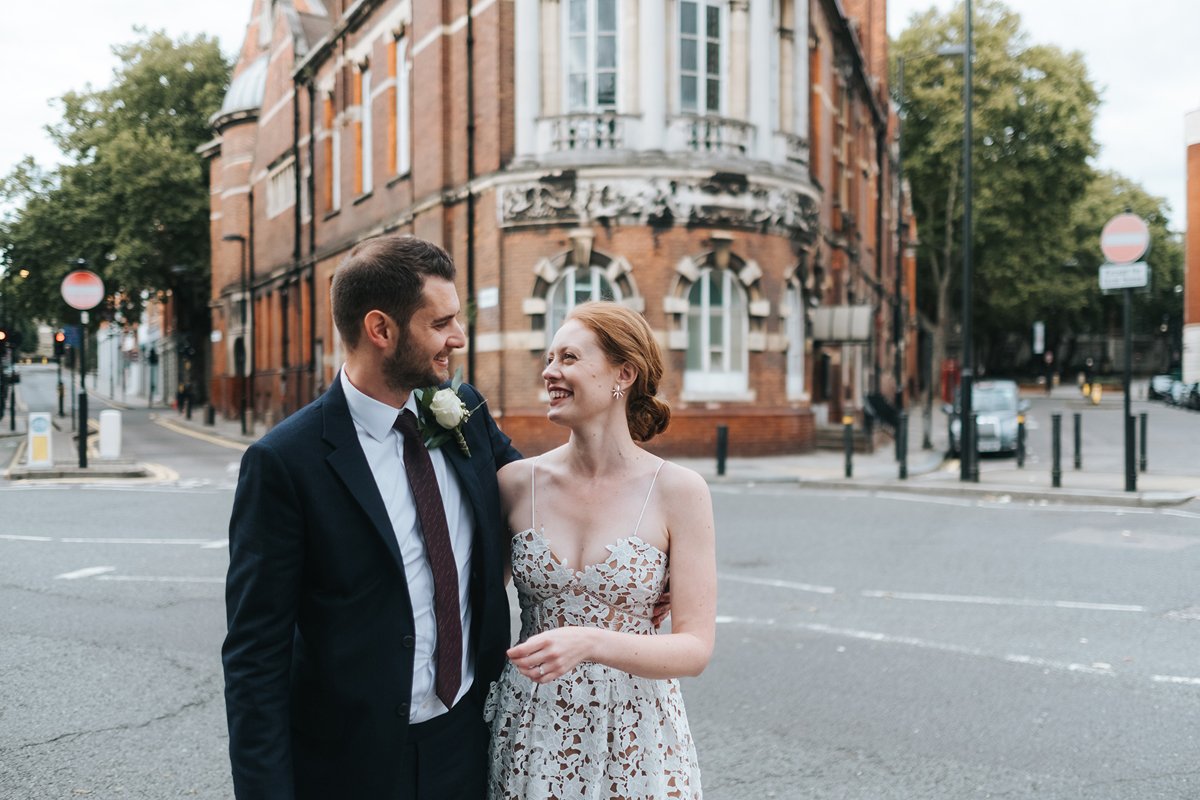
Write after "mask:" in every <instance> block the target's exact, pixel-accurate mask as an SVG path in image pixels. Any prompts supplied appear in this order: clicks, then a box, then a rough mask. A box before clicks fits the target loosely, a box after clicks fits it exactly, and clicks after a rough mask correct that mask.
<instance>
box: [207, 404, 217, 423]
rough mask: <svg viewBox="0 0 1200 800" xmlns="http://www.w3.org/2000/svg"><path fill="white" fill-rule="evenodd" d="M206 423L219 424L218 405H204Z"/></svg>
mask: <svg viewBox="0 0 1200 800" xmlns="http://www.w3.org/2000/svg"><path fill="white" fill-rule="evenodd" d="M204 424H205V425H216V424H217V407H216V406H214V405H213V404H212V403H208V404H207V405H205V406H204Z"/></svg>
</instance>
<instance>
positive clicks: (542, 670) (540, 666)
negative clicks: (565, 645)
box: [538, 664, 546, 675]
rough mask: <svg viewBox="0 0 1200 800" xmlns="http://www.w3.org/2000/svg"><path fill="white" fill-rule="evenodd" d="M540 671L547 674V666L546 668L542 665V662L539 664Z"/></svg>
mask: <svg viewBox="0 0 1200 800" xmlns="http://www.w3.org/2000/svg"><path fill="white" fill-rule="evenodd" d="M538 672H540V673H541V674H543V675H545V674H546V668H545V667H544V666H543V665H541V664H538Z"/></svg>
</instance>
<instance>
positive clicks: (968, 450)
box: [959, 0, 979, 482]
mask: <svg viewBox="0 0 1200 800" xmlns="http://www.w3.org/2000/svg"><path fill="white" fill-rule="evenodd" d="M964 6H965V11H966V20H965V23H964V36H963V47H964V49H965V53H964V55H963V273H962V352H963V356H962V378H961V382H960V386H961V389H960V391H961V392H962V414H961V415H960V416H959V419H961V420H964V423H965V421H966V420H969V419H971V405H972V403H971V387H972V384H973V383H974V375H975V373H974V358H972V353H971V344H972V341H971V311H972V309H971V57H972V54H973V52H974V51H973V48H972V46H971V44H972V39H971V0H966V2H965V4H964ZM962 432H963V433H962V437H961V438H962V440H963V441H962V447H964V451H963V456H964V457H963V458H962V459H960V467H959V480H963V481H975V482H978V481H979V470H978V468H977V467H976V466H975V463H974V462H975V459H976V458H978V456H977V455H976V453H975V447H976V442H975V431H973V430H971V429H970V426H969V425H966V424H964V425H963V426H962Z"/></svg>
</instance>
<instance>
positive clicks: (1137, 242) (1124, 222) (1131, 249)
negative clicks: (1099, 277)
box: [1100, 214, 1150, 264]
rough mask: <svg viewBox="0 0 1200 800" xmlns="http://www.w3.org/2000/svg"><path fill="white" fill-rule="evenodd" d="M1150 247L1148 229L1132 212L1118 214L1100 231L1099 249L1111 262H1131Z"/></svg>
mask: <svg viewBox="0 0 1200 800" xmlns="http://www.w3.org/2000/svg"><path fill="white" fill-rule="evenodd" d="M1149 248H1150V229H1149V228H1147V227H1146V223H1145V222H1143V221H1142V220H1141V219H1140V218H1139V217H1137V216H1135V215H1133V214H1118V215H1117V216H1115V217H1113V218H1112V219H1110V220H1109V221H1108V222H1107V223H1106V224H1105V226H1104V230H1103V231H1101V232H1100V249H1101V250H1102V251H1103V252H1104V257H1105V258H1107V259H1108V260H1109V261H1110V262H1112V263H1113V264H1132V263H1133V262H1135V261H1137V260H1138V259H1139V258H1141V257H1142V256H1144V255H1146V250H1148V249H1149Z"/></svg>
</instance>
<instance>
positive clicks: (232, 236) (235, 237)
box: [221, 233, 250, 436]
mask: <svg viewBox="0 0 1200 800" xmlns="http://www.w3.org/2000/svg"><path fill="white" fill-rule="evenodd" d="M221 238H222V239H223V240H224V241H226V242H238V243H239V244H241V246H242V303H241V324H242V352H243V353H245V352H247V350H248V348H247V345H246V312H247V310H248V309H247V306H248V305H249V303H250V298H249V296H248V289H247V287H246V237H245V236H242V235H241V234H237V233H227V234H225V235H224V236H222V237H221ZM238 377H239V378H241V379H242V380H241V390H242V391H241V401H240V407H239V411H238V415H239V417H240V418H241V422H242V436H245V435H246V375H245V368H244V367H243V369H242V370H241V374H240V375H239V376H238Z"/></svg>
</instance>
